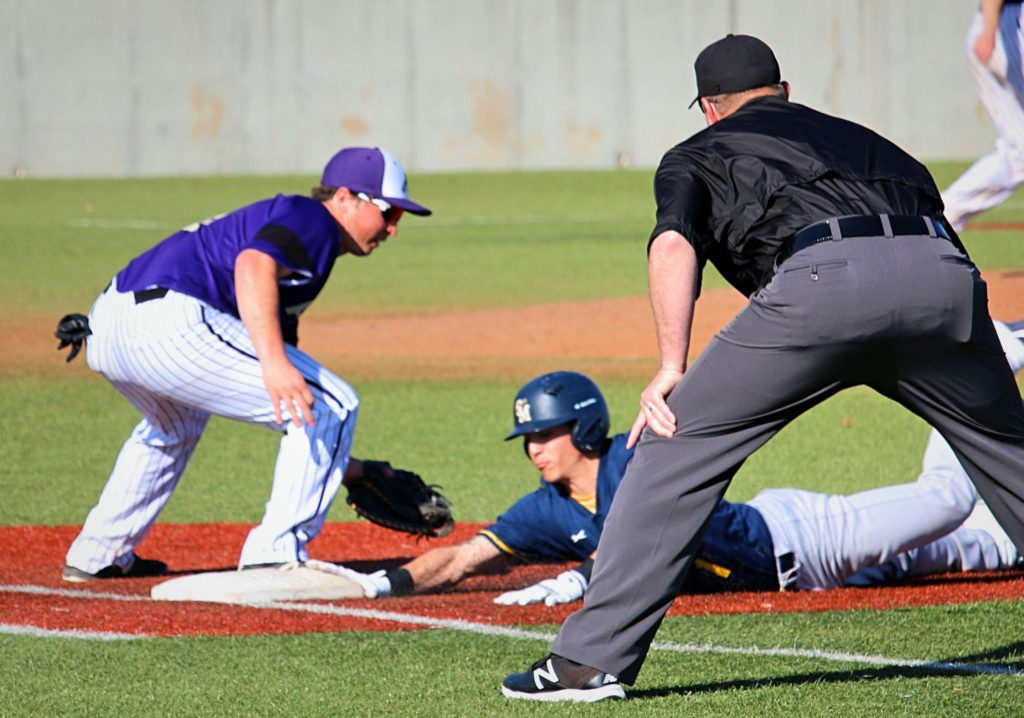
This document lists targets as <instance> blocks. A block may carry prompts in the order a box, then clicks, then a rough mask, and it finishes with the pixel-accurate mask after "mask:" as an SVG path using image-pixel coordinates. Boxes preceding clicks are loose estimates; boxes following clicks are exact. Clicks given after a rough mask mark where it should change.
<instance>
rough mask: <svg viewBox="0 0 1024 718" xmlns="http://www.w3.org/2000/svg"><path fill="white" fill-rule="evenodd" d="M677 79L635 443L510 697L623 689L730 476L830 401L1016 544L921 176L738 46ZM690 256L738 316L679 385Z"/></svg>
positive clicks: (987, 353) (987, 345)
mask: <svg viewBox="0 0 1024 718" xmlns="http://www.w3.org/2000/svg"><path fill="white" fill-rule="evenodd" d="M695 69H696V75H697V89H698V98H697V99H696V100H695V102H699V103H700V107H701V110H703V112H704V114H705V120H706V124H707V129H705V130H703V131H701V132H699V133H697V134H696V135H694V136H693V137H691V138H690V139H688V140H687V141H685V142H683V143H682V144H679V145H677V146H676V147H674V148H672V149H671V150H669V151H668V152H667V153H666V154H665V156H664V158H663V159H662V162H661V165H660V167H659V168H658V172H657V175H656V178H655V183H654V191H655V197H656V199H657V203H658V215H657V225H656V226H655V229H654V232H653V233H652V235H651V240H650V243H649V245H648V254H649V256H648V280H649V285H650V295H651V305H652V308H653V312H654V319H655V326H656V329H657V335H658V346H659V349H660V353H661V368H660V369H659V371H658V373H657V374H656V375H655V376H654V379H653V380H652V381H651V383H650V384H649V385H648V386H647V388H646V389H644V391H643V393H642V394H641V411H640V414H639V416H638V417H637V420H636V422H635V423H634V425H633V430H632V433H631V436H630V442H631V443H635V442H636V441H637V439H638V438H639V446H638V448H637V452H636V455H635V456H634V458H633V461H632V463H631V465H630V467H629V469H628V471H627V473H626V475H625V478H624V479H623V481H622V486H621V488H620V489H619V492H618V494H617V495H616V497H615V502H614V504H613V506H612V509H611V513H610V514H609V516H608V519H607V522H606V523H605V528H604V532H603V534H602V536H601V541H600V544H599V545H598V550H597V561H596V564H595V567H594V574H593V577H592V581H591V584H590V586H589V588H588V589H587V593H586V596H585V605H584V608H583V609H582V610H581V611H579V612H577V613H575V614H574V615H572V616H570V617H569V619H568V620H567V621H566V623H565V625H564V626H563V627H562V630H561V632H560V633H559V635H558V637H557V639H556V640H555V642H554V645H553V646H552V655H551V656H549V657H547V658H545V659H542V660H541V661H539V662H538V663H537V664H535V665H534V667H533V668H532V669H531V670H529V671H527V672H525V673H518V674H512V675H510V676H508V677H507V678H506V679H505V683H504V686H503V691H504V693H505V694H506V695H508V696H510V697H517V698H532V699H538V700H563V699H565V700H601V699H603V698H610V697H619V696H621V695H623V691H622V689H621V686H619V685H618V683H617V680H621V681H622V682H624V683H633V682H634V681H635V679H636V677H637V674H638V672H639V670H640V666H641V665H642V663H643V661H644V658H645V657H646V655H647V651H648V649H649V647H650V644H651V641H652V640H653V638H654V634H655V632H656V631H657V629H658V626H659V625H660V623H661V620H662V618H663V617H664V615H665V612H666V611H667V610H668V608H669V605H670V604H671V603H672V600H673V599H674V598H675V596H676V595H677V593H678V592H679V589H680V586H681V585H682V583H683V579H684V577H685V576H686V573H687V571H688V570H689V568H690V564H691V563H692V561H693V558H694V555H695V554H696V552H697V549H698V547H699V546H700V538H701V534H702V532H703V530H704V527H705V524H706V522H707V519H708V517H709V516H710V515H711V512H712V509H713V508H714V506H715V505H716V504H717V503H718V501H719V500H720V499H721V498H722V497H723V495H724V494H725V491H726V488H727V487H728V485H729V482H730V480H731V479H732V477H733V475H734V474H735V473H736V471H737V470H738V469H739V467H740V466H741V465H742V463H743V461H744V460H745V459H746V458H747V456H749V455H750V454H751V453H752V452H754V451H755V450H757V449H758V448H759V447H760V446H762V445H763V444H764V443H765V442H766V441H768V440H769V439H770V438H771V437H772V436H774V435H775V434H776V433H777V432H778V431H779V430H780V429H782V428H783V427H784V426H786V424H788V423H789V422H790V421H792V420H793V419H794V418H796V417H797V416H798V415H800V414H801V413H802V412H804V411H806V410H807V409H810V408H811V407H813V406H814V405H816V404H818V403H819V402H821V401H823V400H825V399H827V398H828V397H830V396H832V395H833V394H835V393H837V392H839V391H841V390H843V389H845V388H847V387H851V386H856V385H859V384H864V385H867V386H870V387H871V388H873V389H875V390H876V391H878V392H879V393H881V394H883V395H884V396H887V397H889V398H891V399H893V400H895V401H898V402H899V403H901V404H903V405H904V406H905V407H907V408H908V409H910V410H911V411H913V412H914V413H915V414H917V415H918V416H920V417H922V418H923V419H924V420H925V421H927V422H928V423H930V424H931V425H932V426H934V427H935V428H936V429H938V430H939V432H940V433H941V434H942V435H943V436H944V437H945V438H946V439H947V440H948V441H949V443H950V444H951V445H952V446H953V448H954V450H955V452H956V454H957V457H958V458H959V459H960V461H961V463H962V464H963V466H964V467H965V468H966V470H967V472H968V474H969V475H970V476H971V479H972V480H973V481H974V483H975V485H976V486H977V488H978V490H979V492H980V493H981V495H982V497H983V498H984V499H985V500H986V501H987V502H988V504H989V507H990V508H991V509H992V512H993V513H994V514H995V516H996V517H997V518H998V520H999V521H1000V522H1001V523H1002V525H1003V527H1004V528H1005V529H1006V530H1007V532H1008V533H1009V534H1010V536H1011V537H1013V539H1014V541H1015V543H1016V544H1017V548H1018V549H1019V550H1021V551H1024V409H1022V403H1021V397H1020V393H1019V391H1018V389H1017V385H1016V383H1015V381H1014V378H1013V375H1012V373H1011V371H1010V367H1009V365H1008V364H1007V362H1006V359H1005V358H1004V356H1003V353H1002V350H1001V348H1000V345H999V341H998V339H997V338H996V334H995V330H994V328H993V326H992V321H991V319H990V317H989V314H988V299H987V294H986V288H985V283H984V281H983V280H982V279H981V277H980V276H979V274H978V270H977V269H976V268H975V266H974V264H973V263H972V262H971V260H970V259H969V258H968V257H967V254H966V252H965V251H964V248H963V246H962V245H961V243H960V240H959V239H958V238H957V236H956V234H955V232H954V231H953V230H952V228H951V227H950V226H949V223H948V222H947V221H946V220H945V218H944V217H943V216H942V202H941V200H940V198H939V190H938V189H937V188H936V186H935V183H934V181H933V180H932V178H931V176H930V175H929V173H928V171H927V170H926V169H925V167H924V166H923V165H922V164H921V163H919V162H917V161H916V160H914V159H913V158H912V157H910V156H909V155H907V154H906V153H905V152H903V151H902V150H901V149H900V148H899V147H897V146H896V145H894V144H893V143H891V142H889V141H887V140H885V139H884V138H882V137H879V136H878V135H877V134H875V133H874V132H872V131H870V130H868V129H866V128H864V127H861V126H859V125H856V124H854V123H852V122H847V121H845V120H841V119H837V118H835V117H830V116H828V115H824V114H821V113H819V112H815V111H814V110H811V109H808V108H807V107H803V106H801V105H798V104H795V103H790V102H789V101H788V97H789V85H788V84H787V83H785V82H782V81H781V79H780V73H779V66H778V63H777V62H776V59H775V56H774V54H773V53H772V51H771V49H770V48H769V47H768V46H767V45H765V44H764V43H763V42H761V41H760V40H758V39H756V38H753V37H749V36H742V35H730V36H728V37H726V38H724V39H722V40H719V41H718V42H715V43H713V44H712V45H710V46H708V47H707V48H706V49H705V50H704V51H703V52H701V54H700V55H699V56H698V57H697V61H696V63H695ZM708 261H710V262H711V263H712V264H714V265H715V267H716V268H717V269H718V270H719V271H720V272H721V273H722V275H723V276H724V277H725V278H726V279H727V280H728V281H729V282H730V283H731V284H732V285H733V286H734V287H736V288H737V289H738V290H739V291H741V292H743V294H745V295H747V296H749V298H750V301H749V303H748V304H747V306H746V307H745V308H744V309H743V311H741V312H740V313H739V314H738V315H737V316H736V318H735V319H734V320H733V321H732V322H731V323H730V324H729V325H728V326H726V327H725V328H724V329H723V330H722V331H721V332H719V334H718V335H717V336H716V337H715V338H714V339H713V340H712V341H711V343H710V344H709V345H708V347H707V348H706V349H705V350H704V352H703V353H702V354H701V355H700V357H699V358H698V359H697V360H696V361H695V362H694V364H693V366H692V367H691V368H690V369H689V370H688V371H687V369H686V360H687V352H688V349H689V338H690V326H691V322H692V317H693V307H694V302H695V300H696V298H697V295H698V294H699V291H700V274H701V270H702V268H703V267H704V265H705V263H706V262H708ZM684 372H685V375H684ZM774 548H775V554H776V556H778V557H785V554H786V553H788V551H789V547H786V546H775V547H774ZM783 568H785V569H789V568H792V567H790V566H786V567H781V566H780V570H782V569H783ZM795 570H796V571H799V566H796V567H795ZM782 585H785V584H782Z"/></svg>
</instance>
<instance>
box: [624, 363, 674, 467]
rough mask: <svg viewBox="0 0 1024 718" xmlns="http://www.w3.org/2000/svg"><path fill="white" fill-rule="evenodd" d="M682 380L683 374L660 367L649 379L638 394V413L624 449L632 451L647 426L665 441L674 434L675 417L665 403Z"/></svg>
mask: <svg viewBox="0 0 1024 718" xmlns="http://www.w3.org/2000/svg"><path fill="white" fill-rule="evenodd" d="M682 378H683V372H681V371H679V370H678V369H668V368H666V367H662V368H661V369H659V370H658V373H657V374H655V375H654V378H653V379H651V383H650V384H648V385H647V388H646V389H644V390H643V391H642V392H641V393H640V413H639V414H637V417H636V421H634V422H633V428H632V429H630V431H629V438H628V439H626V448H627V449H632V448H633V447H634V446H636V442H637V439H639V438H640V432H641V431H643V430H644V427H645V426H649V427H650V428H651V431H653V432H654V433H655V434H657V435H658V436H663V437H665V438H666V439H669V438H671V437H672V435H673V434H675V433H676V415H675V414H674V413H673V412H672V409H670V408H669V406H668V404H666V403H665V397H666V396H668V395H669V394H670V393H671V391H672V390H673V389H675V388H676V384H678V383H679V380H680V379H682Z"/></svg>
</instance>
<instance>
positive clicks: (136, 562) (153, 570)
mask: <svg viewBox="0 0 1024 718" xmlns="http://www.w3.org/2000/svg"><path fill="white" fill-rule="evenodd" d="M165 573H167V564H166V563H164V562H163V561H157V560H156V559H149V558H139V557H138V556H135V557H134V558H133V559H132V562H131V563H130V564H128V566H127V568H121V567H120V566H116V565H110V566H107V567H106V568H102V569H100V570H99V571H97V572H96V573H89V572H88V571H83V570H82V569H80V568H75V567H74V566H65V567H64V572H63V573H62V574H61V578H63V579H64V580H65V581H67V582H68V583H85V582H86V581H96V580H99V579H106V578H147V577H149V576H163V575H164V574H165Z"/></svg>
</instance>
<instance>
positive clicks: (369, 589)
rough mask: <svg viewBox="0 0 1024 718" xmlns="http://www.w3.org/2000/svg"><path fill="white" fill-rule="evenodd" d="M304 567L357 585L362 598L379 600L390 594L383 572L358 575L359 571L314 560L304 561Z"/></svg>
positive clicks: (388, 584)
mask: <svg viewBox="0 0 1024 718" xmlns="http://www.w3.org/2000/svg"><path fill="white" fill-rule="evenodd" d="M305 565H306V566H307V567H308V568H312V569H316V570H317V571H323V572H325V573H333V574H334V575H335V576H341V577H342V578H347V579H348V580H349V581H353V582H355V583H357V584H359V587H360V588H362V589H363V596H365V597H366V598H380V597H382V596H387V595H388V594H389V593H391V581H389V580H388V579H387V578H386V577H385V576H384V574H385V571H383V570H382V571H375V572H374V573H359V571H355V570H353V569H351V568H347V567H345V566H342V565H341V564H337V563H328V562H327V561H318V560H316V559H310V560H309V561H306V564H305Z"/></svg>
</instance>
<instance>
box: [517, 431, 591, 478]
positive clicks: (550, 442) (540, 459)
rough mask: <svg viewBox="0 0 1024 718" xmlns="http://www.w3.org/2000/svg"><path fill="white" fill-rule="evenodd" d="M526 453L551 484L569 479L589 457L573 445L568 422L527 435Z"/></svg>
mask: <svg viewBox="0 0 1024 718" xmlns="http://www.w3.org/2000/svg"><path fill="white" fill-rule="evenodd" d="M525 438H526V454H527V456H529V457H530V461H532V462H533V465H534V466H536V467H537V470H538V471H540V473H541V476H542V477H543V478H544V480H545V481H546V482H548V483H549V484H554V483H558V482H559V481H564V480H566V479H568V478H569V477H570V476H572V475H573V474H574V473H575V469H576V468H577V467H578V466H579V465H580V464H581V463H582V462H583V461H584V460H585V459H586V458H587V457H586V456H584V455H583V453H582V452H580V450H579V449H577V448H576V447H575V446H573V443H572V427H571V426H570V425H568V424H563V425H562V426H554V427H552V428H550V429H544V430H543V431H537V432H534V433H532V434H527V435H526V437H525Z"/></svg>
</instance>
